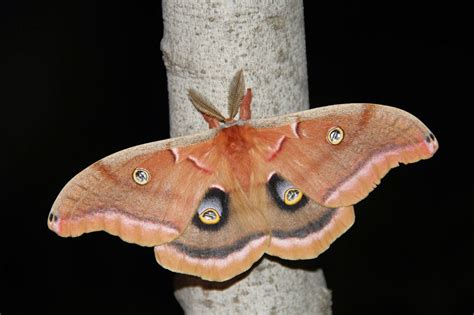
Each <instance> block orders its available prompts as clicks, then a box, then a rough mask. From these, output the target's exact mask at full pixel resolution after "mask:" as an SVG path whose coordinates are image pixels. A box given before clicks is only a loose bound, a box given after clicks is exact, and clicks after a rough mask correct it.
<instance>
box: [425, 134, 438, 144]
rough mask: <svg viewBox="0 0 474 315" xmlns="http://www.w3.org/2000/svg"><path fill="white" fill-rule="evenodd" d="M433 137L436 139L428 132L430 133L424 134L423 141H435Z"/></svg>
mask: <svg viewBox="0 0 474 315" xmlns="http://www.w3.org/2000/svg"><path fill="white" fill-rule="evenodd" d="M435 139H436V138H435V136H434V134H433V133H431V132H430V133H429V134H428V135H427V136H426V138H425V141H426V142H427V143H431V141H435Z"/></svg>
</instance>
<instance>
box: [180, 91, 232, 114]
mask: <svg viewBox="0 0 474 315" xmlns="http://www.w3.org/2000/svg"><path fill="white" fill-rule="evenodd" d="M188 97H189V100H190V101H191V103H193V105H194V107H195V108H196V109H197V110H198V111H199V112H200V113H201V114H203V115H206V116H209V117H212V118H215V119H217V120H218V121H220V122H225V120H226V119H225V117H224V116H222V114H221V113H219V111H218V110H217V108H215V107H214V105H212V103H211V102H210V101H209V100H208V99H207V98H205V97H204V96H203V95H201V94H200V93H199V92H198V91H196V90H194V89H189V90H188Z"/></svg>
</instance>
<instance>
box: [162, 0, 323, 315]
mask: <svg viewBox="0 0 474 315" xmlns="http://www.w3.org/2000/svg"><path fill="white" fill-rule="evenodd" d="M162 7H163V20H164V34H163V39H162V42H161V50H162V52H163V59H164V62H165V66H166V70H167V77H168V93H169V105H170V128H171V130H170V133H171V135H172V136H173V137H176V136H182V135H187V134H192V133H195V132H198V131H200V130H203V129H205V128H207V124H206V123H205V122H204V120H203V119H202V117H201V116H200V114H198V113H197V111H196V110H195V109H194V108H193V106H192V105H191V103H190V102H189V100H188V98H187V90H188V89H189V88H194V89H196V90H198V91H199V92H201V93H202V94H203V95H205V96H206V97H207V98H208V99H209V100H210V101H211V102H212V103H214V104H215V105H216V106H217V108H218V109H219V110H220V111H221V112H222V113H227V108H226V106H227V89H228V87H229V83H230V81H231V78H232V77H233V76H234V74H235V73H236V72H237V71H238V70H239V69H241V68H243V69H244V71H245V76H246V86H247V87H251V88H252V91H253V94H254V98H253V102H252V118H263V117H271V116H275V115H280V114H285V113H290V112H296V111H301V110H305V109H308V108H309V103H308V80H307V70H306V50H305V39H304V16H303V1H302V0H274V1H250V0H248V1H229V0H227V1H226V0H209V1H208V0H193V1H177V0H175V1H171V0H163V1H162ZM175 296H176V298H177V299H178V301H179V303H180V305H181V306H182V307H183V309H184V311H185V313H186V314H291V313H293V314H325V315H327V314H331V293H330V291H329V290H328V289H327V288H326V283H325V280H324V275H323V273H322V271H321V270H316V271H308V270H303V269H295V268H289V267H286V266H283V265H281V264H280V263H278V262H277V261H275V260H269V259H266V258H264V259H262V260H261V261H260V263H259V264H258V265H257V266H256V267H255V268H253V269H252V270H251V271H249V272H247V273H244V274H243V275H241V276H238V277H236V278H234V279H232V280H229V281H227V282H224V283H217V282H208V281H204V280H200V279H199V278H196V277H192V276H187V275H177V278H176V291H175Z"/></svg>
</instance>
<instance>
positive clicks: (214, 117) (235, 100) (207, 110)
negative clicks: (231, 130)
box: [188, 69, 252, 128]
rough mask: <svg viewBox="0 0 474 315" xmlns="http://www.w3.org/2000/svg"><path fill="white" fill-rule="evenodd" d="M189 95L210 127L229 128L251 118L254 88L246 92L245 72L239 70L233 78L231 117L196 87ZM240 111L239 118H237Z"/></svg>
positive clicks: (230, 102)
mask: <svg viewBox="0 0 474 315" xmlns="http://www.w3.org/2000/svg"><path fill="white" fill-rule="evenodd" d="M188 97H189V100H190V101H191V103H192V104H193V105H194V107H195V108H196V109H197V110H198V111H199V112H200V113H201V114H202V116H203V117H204V120H205V121H206V122H207V123H208V124H209V128H219V127H221V128H227V127H230V126H234V125H236V124H239V122H240V123H241V122H243V121H246V120H249V119H250V116H251V112H250V103H251V101H252V90H251V89H247V92H245V81H244V72H243V70H242V69H241V70H239V71H238V72H237V74H236V75H235V76H234V78H233V79H232V82H231V84H230V87H229V94H228V96H227V99H228V113H229V117H227V118H226V117H224V115H222V114H221V113H220V112H219V111H218V110H217V108H216V107H215V106H214V105H212V103H211V102H210V101H209V100H208V99H207V98H205V97H204V96H203V95H202V94H200V93H199V92H197V91H196V90H194V89H189V90H188ZM238 112H240V117H239V120H236V119H235V116H236V115H237V113H238Z"/></svg>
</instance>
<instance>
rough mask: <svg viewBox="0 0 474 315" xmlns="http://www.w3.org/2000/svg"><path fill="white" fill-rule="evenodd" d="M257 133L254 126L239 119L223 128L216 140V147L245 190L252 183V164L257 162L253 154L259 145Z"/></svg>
mask: <svg viewBox="0 0 474 315" xmlns="http://www.w3.org/2000/svg"><path fill="white" fill-rule="evenodd" d="M255 135H256V130H255V128H254V127H252V126H250V125H248V124H242V123H238V121H237V122H236V123H235V124H233V125H232V126H228V127H225V128H222V129H221V130H220V131H219V134H218V135H217V136H216V138H215V140H214V145H215V148H216V149H217V150H218V151H219V154H220V156H222V157H225V159H226V160H227V163H228V166H229V168H230V169H231V170H232V173H233V174H236V177H237V180H238V182H239V184H240V185H241V187H242V188H243V189H244V190H245V189H247V188H248V187H249V185H250V178H251V177H252V172H251V170H252V169H251V165H254V164H255V163H256V162H257V161H255V156H254V154H252V152H254V151H255V150H254V149H255V146H256V145H257V143H256V140H257V138H256V137H255Z"/></svg>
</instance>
